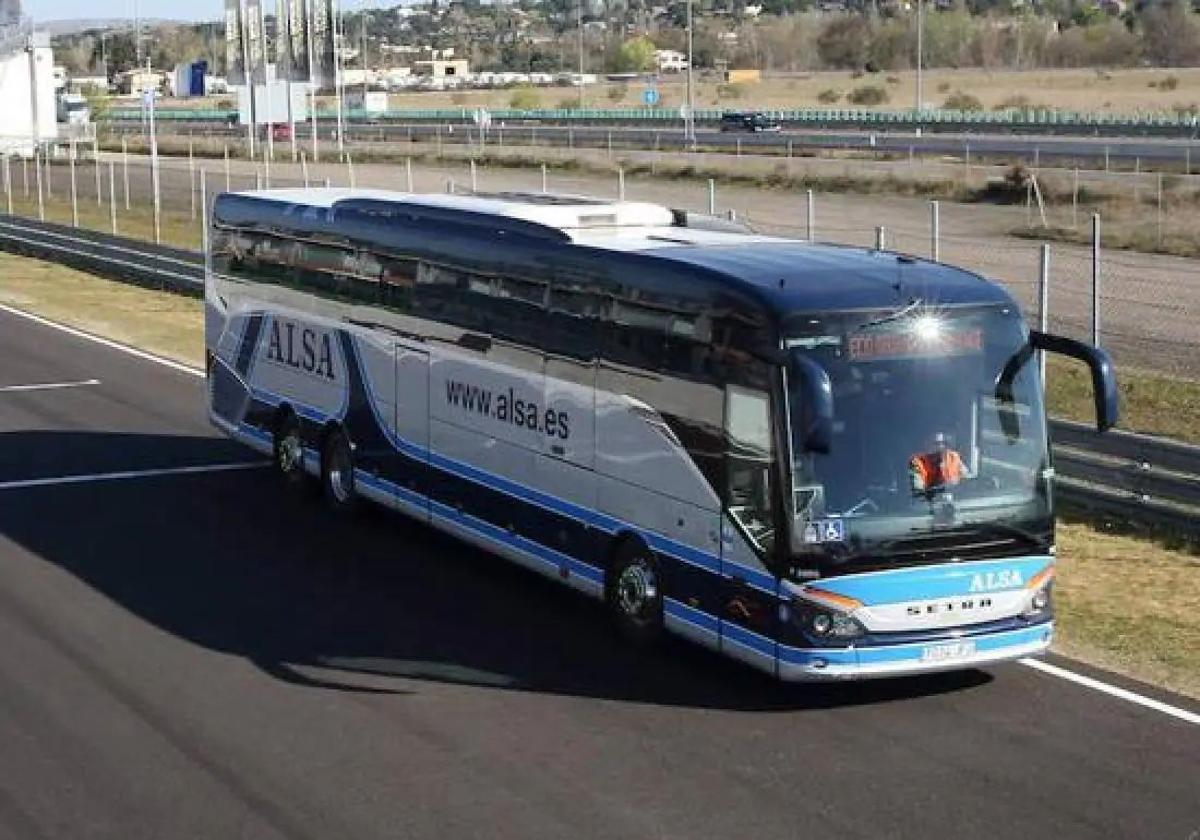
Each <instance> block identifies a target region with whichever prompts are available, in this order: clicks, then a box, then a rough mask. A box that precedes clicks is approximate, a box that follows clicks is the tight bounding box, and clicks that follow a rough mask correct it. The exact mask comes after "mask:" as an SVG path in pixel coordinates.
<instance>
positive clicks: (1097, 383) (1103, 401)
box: [1029, 330, 1120, 432]
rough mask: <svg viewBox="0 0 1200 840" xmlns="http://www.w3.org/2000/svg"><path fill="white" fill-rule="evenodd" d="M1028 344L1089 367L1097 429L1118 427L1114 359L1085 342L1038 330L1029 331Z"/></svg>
mask: <svg viewBox="0 0 1200 840" xmlns="http://www.w3.org/2000/svg"><path fill="white" fill-rule="evenodd" d="M1029 344H1030V346H1031V347H1033V349H1034V350H1044V351H1045V352H1047V353H1058V354H1059V355H1062V356H1070V357H1071V358H1072V359H1079V360H1080V361H1081V362H1083V363H1084V364H1086V365H1087V366H1088V369H1089V370H1090V371H1091V372H1092V392H1093V393H1092V396H1093V399H1095V401H1096V430H1097V431H1100V432H1107V431H1108V430H1109V429H1111V428H1112V427H1113V426H1115V425H1117V418H1118V417H1119V416H1120V405H1119V403H1120V400H1119V398H1118V394H1117V375H1116V374H1115V373H1114V372H1113V364H1112V359H1111V358H1110V357H1109V355H1108V353H1106V352H1105V351H1103V350H1101V349H1100V348H1099V347H1092V346H1091V345H1090V344H1084V343H1083V342H1082V341H1075V340H1074V339H1071V338H1064V337H1063V336H1061V335H1051V334H1049V333H1044V332H1039V331H1038V330H1030V331H1029Z"/></svg>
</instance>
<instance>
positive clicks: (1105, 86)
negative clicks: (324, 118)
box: [164, 67, 1200, 114]
mask: <svg viewBox="0 0 1200 840" xmlns="http://www.w3.org/2000/svg"><path fill="white" fill-rule="evenodd" d="M925 78H926V81H925V86H926V87H925V89H926V91H932V90H935V89H936V90H937V91H938V92H940V93H947V92H949V91H950V90H952V89H958V90H964V91H969V92H970V93H971V95H973V96H975V97H976V98H978V99H979V101H980V103H981V105H982V107H983V108H985V109H987V110H989V111H991V110H996V109H999V108H1001V107H1009V106H1011V104H1012V100H1013V91H1014V90H1018V91H1019V90H1029V91H1037V103H1035V104H1036V105H1041V106H1044V107H1048V108H1060V109H1064V110H1072V111H1092V112H1107V113H1121V114H1133V113H1145V112H1147V111H1157V112H1165V113H1169V112H1171V111H1172V110H1173V109H1174V107H1175V106H1177V105H1178V104H1179V103H1180V100H1181V97H1185V96H1186V94H1185V93H1184V92H1186V91H1196V90H1200V68H1196V67H1183V68H1172V69H1158V68H1144V69H1132V68H1131V69H1123V70H1112V71H1110V72H1108V73H1105V74H1104V75H1100V74H1098V73H1096V72H1095V71H1094V70H1091V69H1086V68H1085V69H1041V70H1020V71H1007V70H985V69H979V68H973V69H963V70H952V69H935V70H925ZM1171 79H1175V83H1174V85H1172V83H1171V81H1170V80H1171ZM884 80H885V77H884V76H883V74H865V75H864V74H861V73H860V74H858V75H855V74H854V73H851V72H846V71H828V72H811V73H793V74H780V75H777V76H775V75H772V76H767V77H765V78H764V79H763V80H762V81H761V82H758V83H742V84H743V85H744V90H743V91H740V92H738V93H735V94H733V95H729V94H730V93H731V92H730V91H729V90H728V89H724V90H723V88H724V84H725V83H724V82H723V81H721V80H720V79H719V78H717V77H716V76H715V75H714V74H710V73H701V74H699V79H698V81H697V84H696V91H695V98H696V103H697V107H701V108H724V107H729V108H746V107H755V108H811V107H822V105H823V104H827V103H823V102H822V100H821V98H820V97H821V93H822V91H827V90H830V89H838V90H848V89H850V88H852V87H857V86H858V85H859V84H863V83H866V82H873V83H877V84H882V83H883V82H884ZM1164 81H1165V82H1166V84H1163V82H1164ZM886 82H887V84H888V87H889V94H890V102H889V103H879V105H880V106H881V107H891V108H908V107H912V105H913V104H915V102H916V74H915V73H914V72H913V71H893V72H890V73H888V75H887V77H886ZM685 84H686V83H685V80H684V77H683V74H674V75H671V74H665V75H662V76H660V77H659V79H658V81H657V82H656V87H657V88H658V90H659V93H660V95H661V96H662V97H663V98H664V100H666V101H670V102H684V101H685V100H686V93H685ZM644 87H645V85H643V84H627V83H624V82H604V83H599V84H595V85H589V86H588V87H586V88H585V89H584V97H585V104H586V105H587V106H588V107H597V106H603V107H614V108H642V107H645V106H644V104H643V103H642V100H641V97H642V91H643V89H644ZM556 91H557V92H556ZM511 96H512V90H511V89H510V90H504V89H496V90H463V91H414V92H412V93H394V94H392V95H391V96H390V97H389V104H390V107H392V108H479V107H487V108H507V107H509V105H508V103H509V100H510V98H511ZM927 98H931V97H928V96H927ZM559 99H566V100H568V101H569V102H570V107H574V106H575V104H577V102H578V92H577V91H576V90H574V89H569V88H549V89H546V90H545V96H544V97H543V101H544V104H543V107H553V105H554V104H556V103H557V102H558V100H559ZM1006 103H1008V104H1007V105H1006ZM179 104H180V106H181V107H189V106H190V105H193V104H194V103H190V102H180V103H179ZM164 107H168V103H164ZM329 107H332V105H330V106H329Z"/></svg>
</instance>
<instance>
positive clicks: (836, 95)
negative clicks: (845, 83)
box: [817, 88, 842, 105]
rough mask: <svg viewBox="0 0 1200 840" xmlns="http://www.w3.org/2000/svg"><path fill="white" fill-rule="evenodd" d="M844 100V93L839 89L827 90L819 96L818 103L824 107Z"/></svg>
mask: <svg viewBox="0 0 1200 840" xmlns="http://www.w3.org/2000/svg"><path fill="white" fill-rule="evenodd" d="M841 98H842V92H841V91H840V90H838V89H837V88H825V90H823V91H821V92H820V93H818V94H817V101H818V102H820V103H821V104H823V105H832V104H833V103H835V102H837V101H838V100H840V99H841Z"/></svg>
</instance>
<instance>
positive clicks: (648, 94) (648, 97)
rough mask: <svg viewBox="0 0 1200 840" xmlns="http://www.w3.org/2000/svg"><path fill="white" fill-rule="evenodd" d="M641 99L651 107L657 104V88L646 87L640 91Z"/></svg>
mask: <svg viewBox="0 0 1200 840" xmlns="http://www.w3.org/2000/svg"><path fill="white" fill-rule="evenodd" d="M642 101H643V102H645V103H646V104H647V105H649V106H650V107H651V108H653V107H654V106H655V105H657V104H658V88H652V87H648V88H646V89H645V90H644V91H642Z"/></svg>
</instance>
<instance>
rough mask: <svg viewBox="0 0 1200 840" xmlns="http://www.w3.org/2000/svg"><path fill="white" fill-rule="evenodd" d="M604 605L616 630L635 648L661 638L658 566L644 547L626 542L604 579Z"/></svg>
mask: <svg viewBox="0 0 1200 840" xmlns="http://www.w3.org/2000/svg"><path fill="white" fill-rule="evenodd" d="M606 595H607V598H606V600H607V602H608V608H609V612H610V613H611V614H612V617H613V621H614V622H615V623H616V625H617V630H618V631H620V633H621V635H622V636H624V637H625V638H626V639H629V640H630V641H632V642H634V643H635V644H639V645H650V644H653V643H654V642H657V641H658V640H659V639H661V638H662V635H663V594H662V580H661V576H660V575H659V571H658V563H656V562H655V560H654V556H653V555H652V554H651V553H650V551H649V549H647V548H646V547H645V546H644V545H641V544H640V543H636V542H632V541H631V542H626V543H625V544H624V545H623V546H621V548H620V549H619V550H618V553H617V556H616V559H615V561H614V562H613V565H612V569H611V571H610V572H609V576H608V586H607V593H606Z"/></svg>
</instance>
